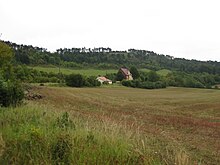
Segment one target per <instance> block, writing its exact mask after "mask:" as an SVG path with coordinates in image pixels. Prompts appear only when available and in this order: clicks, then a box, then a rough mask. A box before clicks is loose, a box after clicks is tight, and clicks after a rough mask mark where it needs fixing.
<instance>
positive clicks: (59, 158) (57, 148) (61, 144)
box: [51, 134, 72, 164]
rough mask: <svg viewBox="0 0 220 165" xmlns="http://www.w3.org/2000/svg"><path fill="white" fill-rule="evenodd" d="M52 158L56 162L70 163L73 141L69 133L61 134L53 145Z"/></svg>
mask: <svg viewBox="0 0 220 165" xmlns="http://www.w3.org/2000/svg"><path fill="white" fill-rule="evenodd" d="M51 150H52V159H53V162H54V163H55V164H70V162H71V161H70V158H71V153H72V143H71V138H70V135H69V134H62V135H59V136H58V138H57V141H56V142H55V143H54V144H53V145H52V149H51Z"/></svg>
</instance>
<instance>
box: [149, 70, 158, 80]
mask: <svg viewBox="0 0 220 165" xmlns="http://www.w3.org/2000/svg"><path fill="white" fill-rule="evenodd" d="M159 79H160V76H159V75H158V74H157V73H156V72H155V71H150V72H149V73H148V79H147V80H148V81H151V82H156V81H159Z"/></svg>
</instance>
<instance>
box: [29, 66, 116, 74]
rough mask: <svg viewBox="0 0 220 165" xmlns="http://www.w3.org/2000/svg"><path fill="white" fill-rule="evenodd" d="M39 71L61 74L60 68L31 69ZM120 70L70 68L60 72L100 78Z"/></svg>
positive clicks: (40, 67)
mask: <svg viewBox="0 0 220 165" xmlns="http://www.w3.org/2000/svg"><path fill="white" fill-rule="evenodd" d="M30 68H33V69H36V70H39V71H44V72H52V73H59V68H58V67H43V66H36V67H30ZM117 71H118V70H116V69H108V70H105V69H102V70H101V69H69V68H60V72H62V73H63V74H72V73H76V74H77V73H79V74H83V75H85V76H98V75H101V76H103V75H106V74H107V73H117Z"/></svg>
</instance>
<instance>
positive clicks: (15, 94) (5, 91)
mask: <svg viewBox="0 0 220 165" xmlns="http://www.w3.org/2000/svg"><path fill="white" fill-rule="evenodd" d="M23 98H24V91H23V89H22V87H21V85H20V84H19V83H18V82H11V81H7V82H4V81H3V80H0V106H3V107H9V106H13V107H16V106H17V105H19V104H21V102H22V99H23Z"/></svg>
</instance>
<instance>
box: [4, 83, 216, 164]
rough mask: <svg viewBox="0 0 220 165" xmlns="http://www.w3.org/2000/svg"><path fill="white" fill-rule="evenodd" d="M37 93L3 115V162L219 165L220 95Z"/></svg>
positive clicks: (116, 90)
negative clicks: (34, 96) (36, 97)
mask: <svg viewBox="0 0 220 165" xmlns="http://www.w3.org/2000/svg"><path fill="white" fill-rule="evenodd" d="M33 92H35V93H39V94H41V95H42V96H43V99H40V100H33V101H26V103H25V104H24V105H23V106H21V107H19V108H15V109H12V108H7V109H4V108H1V110H0V121H1V125H0V158H1V160H0V164H8V163H9V164H154V165H159V164H161V165H162V164H166V165H170V164H178V165H191V164H204V165H206V164H213V165H214V164H216V165H217V164H220V102H219V98H220V90H208V89H189V88H167V89H158V90H145V89H134V88H126V87H119V86H118V87H110V86H108V87H106V88H105V87H103V88H68V87H47V86H45V87H36V88H34V90H33Z"/></svg>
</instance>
